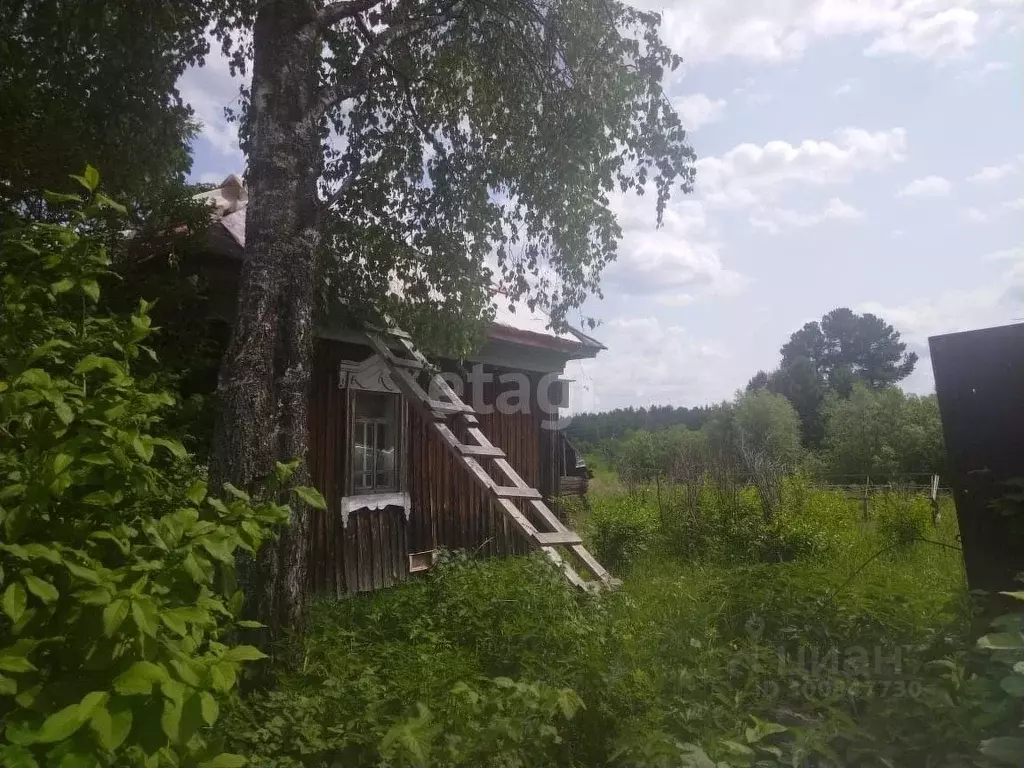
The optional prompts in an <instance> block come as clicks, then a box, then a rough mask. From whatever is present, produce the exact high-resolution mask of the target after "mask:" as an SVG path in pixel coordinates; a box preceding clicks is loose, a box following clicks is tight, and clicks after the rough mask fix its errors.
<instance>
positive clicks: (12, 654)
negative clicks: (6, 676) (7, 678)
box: [0, 643, 35, 672]
mask: <svg viewBox="0 0 1024 768" xmlns="http://www.w3.org/2000/svg"><path fill="white" fill-rule="evenodd" d="M26 652H27V651H26V650H25V649H24V648H19V647H18V644H17V643H16V644H15V645H13V646H11V647H10V648H5V649H3V650H0V670H2V671H4V672H31V671H32V670H34V669H35V667H34V666H33V664H32V662H30V661H29V660H28V658H27V657H26V656H25V653H26Z"/></svg>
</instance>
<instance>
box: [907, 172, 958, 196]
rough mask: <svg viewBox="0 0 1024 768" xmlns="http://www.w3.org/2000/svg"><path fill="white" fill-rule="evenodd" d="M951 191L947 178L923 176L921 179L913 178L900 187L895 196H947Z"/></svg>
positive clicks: (951, 187)
mask: <svg viewBox="0 0 1024 768" xmlns="http://www.w3.org/2000/svg"><path fill="white" fill-rule="evenodd" d="M952 191H953V185H952V184H951V183H950V181H949V180H948V179H944V178H943V177H942V176H925V177H924V178H922V179H914V180H913V181H912V182H910V183H909V184H907V186H905V187H904V188H903V189H901V190H900V191H899V192H898V193H897V194H896V196H897V197H948V196H949V193H950V192H952Z"/></svg>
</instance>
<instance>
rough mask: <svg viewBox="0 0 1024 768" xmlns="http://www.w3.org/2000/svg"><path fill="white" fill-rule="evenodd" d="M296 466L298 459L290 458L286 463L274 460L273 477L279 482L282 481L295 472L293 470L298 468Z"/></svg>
mask: <svg viewBox="0 0 1024 768" xmlns="http://www.w3.org/2000/svg"><path fill="white" fill-rule="evenodd" d="M298 466H299V460H298V459H292V460H291V461H289V462H288V463H287V464H283V463H281V462H280V461H275V462H274V477H276V478H277V479H278V481H279V482H282V483H284V482H286V481H287V480H288V478H290V477H291V476H292V475H294V474H295V470H296V469H297V468H298Z"/></svg>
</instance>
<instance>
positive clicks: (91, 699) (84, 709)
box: [78, 691, 110, 722]
mask: <svg viewBox="0 0 1024 768" xmlns="http://www.w3.org/2000/svg"><path fill="white" fill-rule="evenodd" d="M109 698H110V694H109V693H107V692H106V691H92V692H91V693H87V694H85V696H83V697H82V700H81V701H80V702H78V714H79V716H80V717H81V718H82V722H85V720H87V719H88V718H90V717H92V713H93V712H95V711H96V708H97V707H101V706H103V705H104V704H106V703H107V699H109Z"/></svg>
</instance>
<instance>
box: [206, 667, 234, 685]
mask: <svg viewBox="0 0 1024 768" xmlns="http://www.w3.org/2000/svg"><path fill="white" fill-rule="evenodd" d="M210 682H211V683H212V684H213V689H214V690H215V691H221V692H223V693H227V692H228V691H230V690H231V689H232V688H234V686H235V665H234V664H230V663H227V662H218V663H217V664H214V665H213V666H212V667H210Z"/></svg>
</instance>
